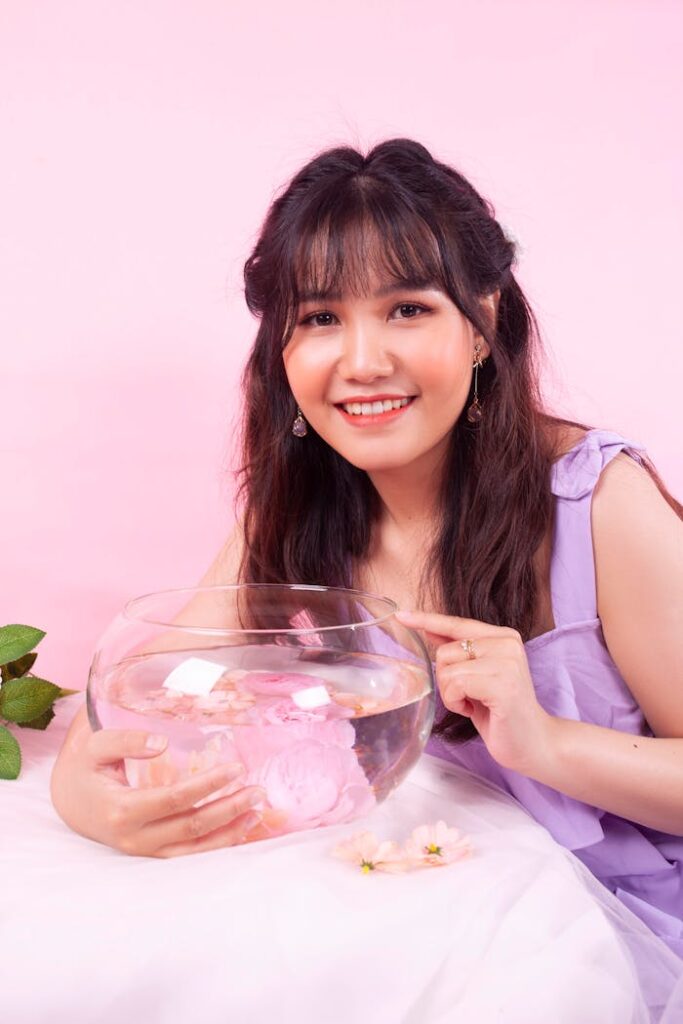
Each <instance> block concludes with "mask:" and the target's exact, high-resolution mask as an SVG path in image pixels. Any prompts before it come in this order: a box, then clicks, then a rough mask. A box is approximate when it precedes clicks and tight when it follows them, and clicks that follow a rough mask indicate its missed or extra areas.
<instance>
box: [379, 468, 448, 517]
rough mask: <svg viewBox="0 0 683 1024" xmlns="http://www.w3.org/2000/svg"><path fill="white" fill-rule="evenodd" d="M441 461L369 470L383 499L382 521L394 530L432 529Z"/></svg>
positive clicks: (437, 497)
mask: <svg viewBox="0 0 683 1024" xmlns="http://www.w3.org/2000/svg"><path fill="white" fill-rule="evenodd" d="M442 465H443V463H442V461H441V460H438V461H437V459H430V460H425V459H422V460H420V463H419V464H417V463H414V464H411V465H408V466H401V467H398V468H392V469H385V470H378V471H371V472H369V473H368V476H369V477H370V481H371V482H372V485H373V487H374V488H375V490H376V491H377V493H378V495H379V498H380V501H381V503H382V516H381V520H380V525H381V526H383V527H386V528H387V529H389V530H390V531H391V532H392V533H398V534H410V533H415V532H416V531H419V532H422V531H423V530H427V531H429V530H430V529H431V527H432V526H433V524H434V522H435V521H436V518H437V514H438V507H439V494H440V490H441V474H442Z"/></svg>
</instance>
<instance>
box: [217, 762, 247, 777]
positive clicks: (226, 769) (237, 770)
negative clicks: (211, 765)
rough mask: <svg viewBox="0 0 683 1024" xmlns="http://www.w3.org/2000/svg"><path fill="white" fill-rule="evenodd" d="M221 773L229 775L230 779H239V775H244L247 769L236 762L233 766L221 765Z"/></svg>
mask: <svg viewBox="0 0 683 1024" xmlns="http://www.w3.org/2000/svg"><path fill="white" fill-rule="evenodd" d="M221 773H225V774H226V775H229V776H230V778H231V779H239V777H240V775H246V773H247V769H246V768H245V767H244V765H243V764H241V763H240V762H239V761H237V762H235V763H234V764H224V765H221Z"/></svg>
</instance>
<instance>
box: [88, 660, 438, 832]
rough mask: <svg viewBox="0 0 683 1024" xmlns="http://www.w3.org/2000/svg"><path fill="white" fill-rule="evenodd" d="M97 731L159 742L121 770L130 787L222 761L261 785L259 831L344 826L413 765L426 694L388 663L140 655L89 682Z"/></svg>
mask: <svg viewBox="0 0 683 1024" xmlns="http://www.w3.org/2000/svg"><path fill="white" fill-rule="evenodd" d="M88 707H89V713H90V719H91V723H92V725H93V727H95V728H99V727H102V728H117V729H143V730H145V731H150V732H154V733H162V734H163V735H165V736H166V737H167V738H168V747H167V748H166V750H165V751H164V753H163V754H161V755H160V756H159V757H155V758H153V759H151V760H134V759H129V760H127V761H126V774H127V778H128V781H129V783H130V784H131V785H133V786H143V787H147V786H158V785H168V784H170V783H173V782H177V781H180V780H181V779H183V778H186V777H188V776H190V775H192V774H194V773H196V772H199V771H202V770H204V769H206V768H210V767H213V766H214V765H217V764H221V763H227V762H241V763H242V764H243V765H244V768H245V770H246V775H245V776H243V777H242V778H241V779H240V780H239V782H237V783H235V784H232V785H231V786H228V787H226V789H225V790H221V791H220V794H216V795H223V794H224V793H226V792H231V791H234V790H236V789H238V788H240V787H242V786H245V785H259V786H262V787H263V788H264V789H265V791H266V794H267V800H266V802H265V805H264V806H263V808H262V818H263V825H264V829H265V832H264V831H263V830H262V832H261V834H262V835H263V834H267V835H278V834H282V833H284V832H291V831H295V830H297V829H301V828H311V827H315V826H318V825H327V824H336V823H340V822H343V821H350V820H352V819H354V818H357V817H359V816H361V815H363V814H365V813H367V812H368V811H370V810H371V809H372V807H373V806H375V804H376V803H378V802H380V801H381V800H383V799H384V798H385V797H386V796H387V795H388V794H389V793H390V792H391V791H392V790H393V789H395V787H396V786H397V785H398V784H399V782H400V781H401V780H402V779H403V778H404V777H405V775H406V773H407V772H408V771H409V770H410V768H411V767H412V766H413V765H414V764H415V762H416V761H417V759H418V757H419V755H420V753H421V751H422V749H423V747H424V744H425V742H426V740H427V737H428V735H429V731H430V729H431V725H432V719H433V714H434V697H433V692H432V689H431V685H430V679H429V675H428V673H427V671H426V670H425V668H424V667H423V666H421V665H418V664H416V663H411V662H408V661H402V660H399V659H396V658H395V657H386V656H383V655H376V654H365V653H347V652H339V651H334V650H329V649H326V648H325V647H314V648H310V647H301V646H296V647H281V646H276V645H262V646H251V645H248V646H244V647H234V646H230V647H221V648H211V649H203V650H200V649H193V650H191V651H186V650H175V651H161V652H156V653H147V654H144V655H138V656H134V657H130V658H127V659H125V660H123V661H121V662H120V663H118V664H117V665H115V666H114V667H113V668H111V669H110V670H109V671H108V672H107V673H106V674H104V675H102V676H100V677H97V676H96V675H95V676H94V677H93V678H92V679H91V685H90V687H89V695H88Z"/></svg>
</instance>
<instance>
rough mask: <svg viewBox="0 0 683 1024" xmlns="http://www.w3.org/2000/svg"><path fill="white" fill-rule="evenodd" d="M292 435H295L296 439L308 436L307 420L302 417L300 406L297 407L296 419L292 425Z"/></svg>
mask: <svg viewBox="0 0 683 1024" xmlns="http://www.w3.org/2000/svg"><path fill="white" fill-rule="evenodd" d="M292 433H293V434H294V436H295V437H305V436H306V434H307V433H308V426H307V425H306V420H305V419H304V418H303V416H302V415H301V409H300V408H299V406H298V405H297V407H296V419H295V420H294V423H293V424H292Z"/></svg>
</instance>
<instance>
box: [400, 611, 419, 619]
mask: <svg viewBox="0 0 683 1024" xmlns="http://www.w3.org/2000/svg"><path fill="white" fill-rule="evenodd" d="M415 614H416V613H415V612H411V611H407V610H403V609H401V610H400V611H398V612H396V613H395V615H396V618H397V619H411V618H413V617H414V616H415Z"/></svg>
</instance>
